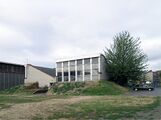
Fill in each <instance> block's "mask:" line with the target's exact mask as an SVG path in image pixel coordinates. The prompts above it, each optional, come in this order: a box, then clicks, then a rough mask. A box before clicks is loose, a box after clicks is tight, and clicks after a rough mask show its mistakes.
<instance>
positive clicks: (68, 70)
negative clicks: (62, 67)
mask: <svg viewBox="0 0 161 120" xmlns="http://www.w3.org/2000/svg"><path fill="white" fill-rule="evenodd" d="M68 81H69V82H70V61H68Z"/></svg>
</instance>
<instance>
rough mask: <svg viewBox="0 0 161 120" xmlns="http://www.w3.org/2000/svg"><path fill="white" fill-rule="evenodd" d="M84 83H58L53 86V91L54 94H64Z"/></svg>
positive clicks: (80, 86) (82, 85)
mask: <svg viewBox="0 0 161 120" xmlns="http://www.w3.org/2000/svg"><path fill="white" fill-rule="evenodd" d="M84 85H85V83H84V82H70V83H58V84H57V85H55V86H54V87H53V92H54V93H56V94H65V93H67V92H70V91H73V90H75V89H78V88H82V87H84Z"/></svg>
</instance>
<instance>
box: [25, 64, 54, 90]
mask: <svg viewBox="0 0 161 120" xmlns="http://www.w3.org/2000/svg"><path fill="white" fill-rule="evenodd" d="M26 71H27V73H26V77H27V78H26V79H25V83H34V82H38V83H39V87H44V86H48V87H49V86H50V83H51V82H56V79H55V78H53V77H51V76H49V75H48V74H46V73H43V72H41V71H40V70H38V69H36V68H34V67H33V66H31V65H27V68H26Z"/></svg>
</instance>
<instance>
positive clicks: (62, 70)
mask: <svg viewBox="0 0 161 120" xmlns="http://www.w3.org/2000/svg"><path fill="white" fill-rule="evenodd" d="M61 65H62V82H64V68H63V66H64V65H63V62H62V64H61Z"/></svg>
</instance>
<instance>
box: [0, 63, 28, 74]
mask: <svg viewBox="0 0 161 120" xmlns="http://www.w3.org/2000/svg"><path fill="white" fill-rule="evenodd" d="M0 72H7V73H22V74H24V73H25V68H24V67H23V66H16V65H8V64H0Z"/></svg>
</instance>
